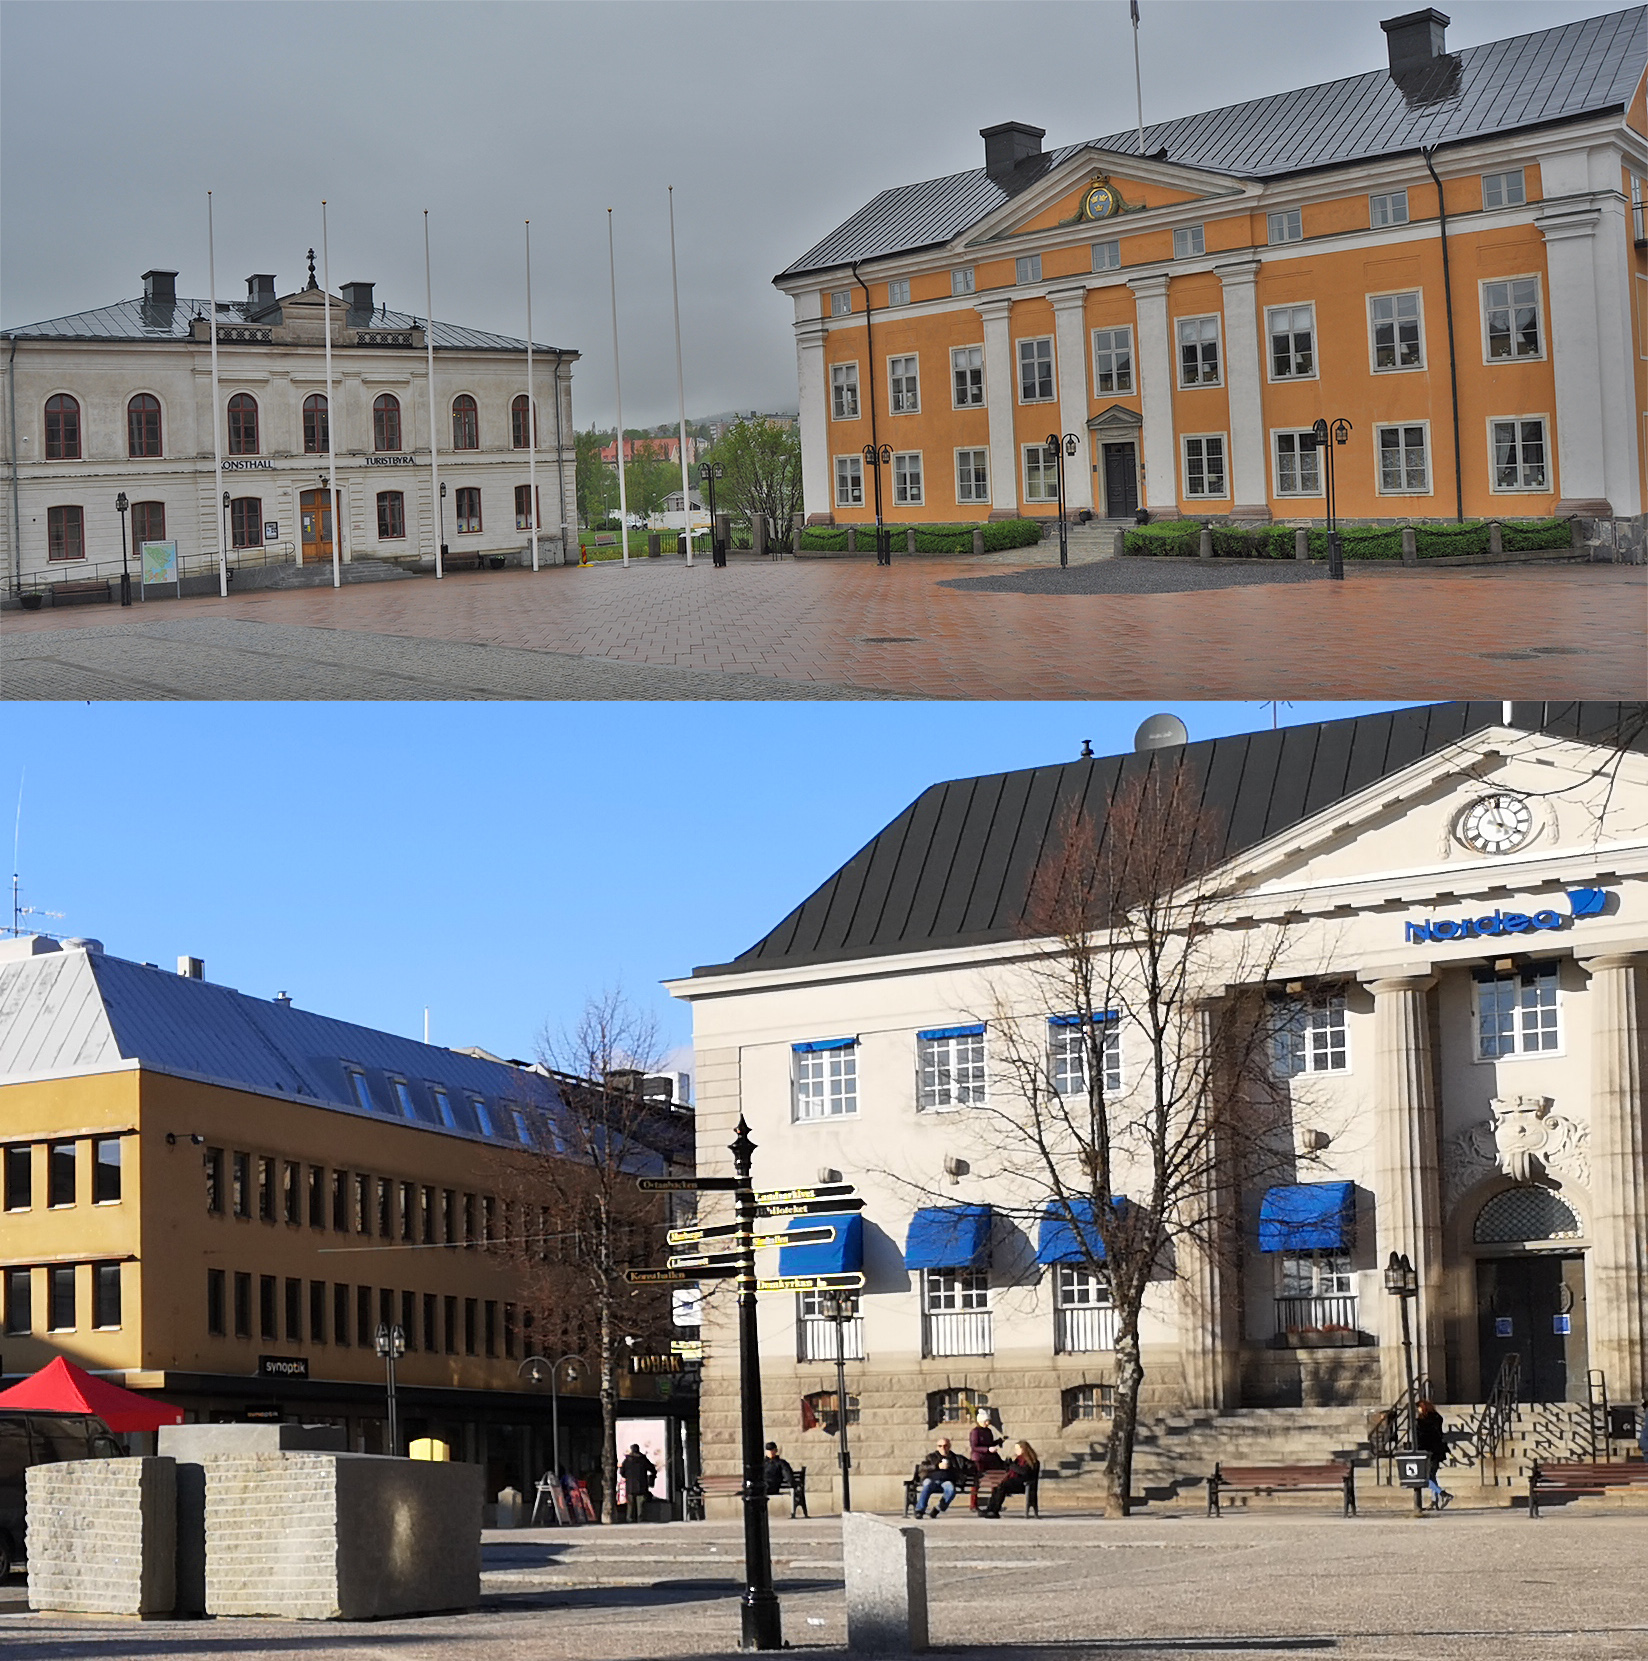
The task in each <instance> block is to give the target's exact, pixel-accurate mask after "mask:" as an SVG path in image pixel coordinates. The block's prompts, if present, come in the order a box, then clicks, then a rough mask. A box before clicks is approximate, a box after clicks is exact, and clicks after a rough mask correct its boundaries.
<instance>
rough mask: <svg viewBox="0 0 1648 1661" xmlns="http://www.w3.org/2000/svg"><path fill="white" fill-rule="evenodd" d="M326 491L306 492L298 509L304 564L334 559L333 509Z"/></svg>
mask: <svg viewBox="0 0 1648 1661" xmlns="http://www.w3.org/2000/svg"><path fill="white" fill-rule="evenodd" d="M326 496H327V493H326V492H325V491H324V490H306V491H304V493H303V497H302V500H301V502H300V503H299V508H298V529H299V531H300V533H301V535H302V537H303V563H304V564H305V565H311V564H313V563H314V562H315V561H317V560H330V559H331V557H332V509H331V507H330V506H329V505H328V503H327V500H326Z"/></svg>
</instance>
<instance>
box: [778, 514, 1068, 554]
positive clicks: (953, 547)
mask: <svg viewBox="0 0 1648 1661" xmlns="http://www.w3.org/2000/svg"><path fill="white" fill-rule="evenodd" d="M856 528H857V530H858V548H859V552H860V553H870V552H873V551H874V548H875V526H874V525H859V526H858V527H856ZM907 529H908V527H907V526H904V525H891V526H889V527H888V534H889V535H890V536H891V538H892V545H893V557H894V558H895V559H896V558H897V557H898V556H899V555H900V554H901V553H903V552H904V551H905V543H906V535H905V533H906V531H907ZM975 530H982V531H983V532H984V548H985V552H986V553H995V552H997V551H999V550H1000V549H1003V548H1028V547H1030V546H1032V545H1033V544H1035V543H1037V542H1040V541H1041V533H1042V522H1041V520H1039V519H1000V520H996V521H994V522H992V523H989V524H985V525H977V526H975V525H917V526H916V527H915V531H916V552H917V553H918V554H970V553H972V551H973V532H974V531H975ZM801 547H802V550H803V551H804V552H805V551H807V550H811V551H813V552H815V553H831V554H841V553H845V552H846V551H847V527H846V526H845V525H809V526H808V527H807V528H806V529H805V530H803V531H802V533H801Z"/></svg>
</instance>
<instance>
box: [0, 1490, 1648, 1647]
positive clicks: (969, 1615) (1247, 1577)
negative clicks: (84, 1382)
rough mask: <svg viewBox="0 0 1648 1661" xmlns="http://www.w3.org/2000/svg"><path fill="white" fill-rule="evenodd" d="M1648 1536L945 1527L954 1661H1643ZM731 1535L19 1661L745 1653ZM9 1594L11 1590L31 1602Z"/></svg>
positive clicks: (792, 1588) (1416, 1529) (1464, 1529)
mask: <svg viewBox="0 0 1648 1661" xmlns="http://www.w3.org/2000/svg"><path fill="white" fill-rule="evenodd" d="M1643 1528H1644V1519H1643V1517H1642V1516H1641V1515H1640V1514H1639V1515H1635V1516H1631V1515H1618V1514H1615V1515H1606V1514H1592V1515H1586V1516H1568V1515H1563V1514H1553V1515H1551V1516H1548V1517H1545V1518H1542V1519H1541V1520H1540V1521H1539V1522H1537V1523H1534V1522H1530V1521H1529V1520H1528V1518H1527V1517H1526V1516H1525V1515H1521V1514H1518V1515H1515V1516H1512V1515H1508V1514H1506V1513H1504V1512H1490V1513H1476V1514H1472V1513H1457V1512H1451V1513H1449V1514H1448V1515H1447V1516H1444V1517H1434V1518H1424V1519H1415V1518H1411V1517H1391V1518H1385V1517H1365V1518H1362V1519H1360V1520H1358V1519H1349V1520H1342V1519H1340V1518H1338V1517H1337V1516H1334V1515H1331V1514H1330V1513H1329V1512H1327V1511H1325V1510H1323V1511H1318V1512H1310V1513H1307V1512H1304V1511H1302V1510H1296V1511H1279V1512H1276V1513H1273V1514H1269V1515H1266V1516H1252V1515H1250V1516H1232V1517H1228V1518H1226V1519H1224V1520H1222V1521H1219V1522H1213V1521H1210V1520H1208V1519H1206V1518H1198V1517H1193V1516H1187V1517H1180V1518H1164V1519H1154V1518H1152V1519H1134V1520H1131V1521H1128V1522H1103V1521H1098V1520H1094V1519H1086V1518H1058V1519H1047V1520H1045V1521H1042V1522H1034V1523H1033V1522H1029V1521H1021V1520H1017V1519H1011V1520H1010V1519H1003V1520H1002V1521H1000V1522H996V1523H987V1522H984V1521H972V1520H967V1519H960V1518H954V1517H950V1518H946V1519H945V1520H944V1521H943V1522H941V1523H934V1524H931V1525H929V1526H928V1527H927V1529H926V1540H927V1575H928V1585H929V1589H930V1597H931V1623H932V1637H933V1644H934V1648H935V1650H936V1651H937V1652H938V1653H940V1654H945V1655H950V1656H954V1657H957V1658H958V1661H1006V1658H1008V1657H1018V1656H1027V1657H1028V1656H1034V1657H1035V1658H1036V1661H1103V1658H1111V1657H1115V1658H1123V1657H1125V1658H1128V1661H1185V1658H1187V1657H1197V1656H1219V1655H1241V1656H1246V1657H1261V1658H1267V1657H1268V1658H1275V1661H1279V1658H1282V1657H1289V1656H1297V1655H1300V1654H1306V1655H1322V1656H1326V1657H1329V1658H1330V1661H1626V1658H1635V1661H1641V1658H1642V1657H1643V1656H1644V1655H1648V1610H1645V1609H1644V1607H1643V1604H1642V1597H1641V1592H1642V1579H1641V1568H1642V1557H1641V1542H1642V1538H1643ZM772 1534H773V1557H774V1570H775V1577H776V1580H777V1585H778V1592H779V1597H780V1605H781V1613H782V1620H783V1626H784V1636H785V1638H786V1639H787V1640H788V1641H789V1642H790V1643H791V1644H793V1645H794V1646H795V1647H796V1648H797V1649H802V1650H805V1649H811V1650H813V1651H815V1652H817V1653H821V1654H825V1655H829V1654H835V1655H840V1654H843V1653H844V1649H843V1646H844V1644H845V1639H846V1626H845V1611H844V1596H843V1592H842V1588H841V1579H840V1573H841V1568H840V1565H841V1545H840V1534H839V1532H838V1530H837V1528H836V1525H835V1524H834V1522H833V1520H832V1519H828V1518H820V1519H818V1520H817V1521H815V1522H811V1523H807V1522H798V1523H790V1522H789V1521H787V1520H775V1522H774V1524H773V1529H772ZM740 1558H741V1546H740V1541H739V1538H738V1534H737V1531H736V1529H735V1528H734V1527H732V1526H729V1525H726V1524H716V1523H709V1524H677V1525H673V1526H666V1527H646V1528H626V1529H624V1531H623V1532H622V1533H618V1532H616V1531H614V1530H609V1529H599V1530H597V1529H589V1530H580V1531H579V1532H578V1533H576V1534H572V1535H568V1534H566V1533H560V1532H557V1531H554V1530H543V1531H538V1530H523V1531H518V1532H515V1533H512V1534H491V1535H488V1536H487V1544H486V1548H485V1553H484V1570H485V1572H484V1575H483V1593H482V1597H483V1602H482V1607H481V1609H480V1610H478V1611H476V1612H474V1613H470V1614H462V1615H446V1616H436V1617H423V1618H418V1619H412V1620H396V1621H381V1622H376V1623H371V1624H359V1623H343V1622H340V1623H336V1624H324V1625H323V1624H307V1623H304V1624H300V1623H294V1622H283V1621H250V1620H212V1621H196V1622H188V1623H180V1622H173V1621H148V1622H144V1623H143V1624H141V1625H138V1624H137V1623H134V1622H131V1621H112V1620H103V1619H98V1618H95V1617H86V1616H81V1617H72V1618H71V1617H64V1616H52V1615H29V1614H26V1613H23V1612H21V1611H20V1610H19V1609H18V1605H17V1603H16V1602H15V1601H8V1602H6V1603H4V1604H0V1652H3V1653H4V1654H5V1655H6V1656H7V1661H71V1658H72V1661H101V1658H104V1657H108V1658H111V1661H113V1658H117V1657H118V1658H122V1661H124V1658H136V1657H144V1658H147V1657H155V1658H157V1661H158V1658H160V1657H168V1658H170V1657H177V1658H179V1661H231V1658H234V1661H276V1658H289V1657H291V1656H293V1655H305V1656H317V1657H329V1658H336V1661H378V1658H380V1657H381V1658H388V1657H395V1658H397V1661H457V1658H460V1657H465V1658H467V1657H471V1656H473V1657H477V1658H481V1657H486V1658H491V1657H495V1656H507V1657H508V1658H509V1661H651V1658H653V1657H669V1658H676V1657H683V1658H684V1657H702V1658H705V1661H708V1658H711V1657H715V1658H717V1661H719V1658H721V1657H729V1658H730V1657H731V1656H733V1655H734V1654H736V1653H737V1651H736V1642H737V1634H738V1625H739V1608H738V1592H739V1583H740V1577H741V1573H742V1565H741V1562H740ZM8 1590H10V1588H8Z"/></svg>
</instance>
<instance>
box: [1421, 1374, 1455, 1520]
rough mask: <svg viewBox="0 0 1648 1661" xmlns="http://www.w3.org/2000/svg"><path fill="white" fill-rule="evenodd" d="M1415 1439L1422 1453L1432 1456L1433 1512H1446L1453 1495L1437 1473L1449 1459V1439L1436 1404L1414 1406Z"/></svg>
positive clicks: (1424, 1403)
mask: <svg viewBox="0 0 1648 1661" xmlns="http://www.w3.org/2000/svg"><path fill="white" fill-rule="evenodd" d="M1413 1439H1414V1442H1415V1444H1416V1445H1417V1447H1418V1449H1419V1451H1420V1452H1421V1453H1428V1454H1429V1455H1430V1456H1431V1469H1430V1490H1431V1510H1433V1511H1442V1510H1445V1509H1446V1508H1447V1505H1448V1502H1449V1501H1450V1500H1451V1499H1452V1498H1453V1495H1452V1494H1450V1493H1449V1492H1448V1491H1447V1489H1446V1488H1444V1487H1443V1486H1442V1484H1441V1483H1440V1482H1439V1481H1438V1480H1437V1476H1436V1473H1437V1472H1438V1471H1439V1470H1441V1469H1442V1461H1443V1460H1445V1459H1446V1458H1447V1457H1448V1438H1447V1435H1446V1433H1445V1430H1444V1427H1443V1424H1442V1415H1441V1414H1440V1413H1438V1412H1437V1411H1436V1404H1435V1403H1434V1402H1429V1401H1424V1400H1420V1401H1418V1402H1416V1403H1415V1404H1414V1416H1413Z"/></svg>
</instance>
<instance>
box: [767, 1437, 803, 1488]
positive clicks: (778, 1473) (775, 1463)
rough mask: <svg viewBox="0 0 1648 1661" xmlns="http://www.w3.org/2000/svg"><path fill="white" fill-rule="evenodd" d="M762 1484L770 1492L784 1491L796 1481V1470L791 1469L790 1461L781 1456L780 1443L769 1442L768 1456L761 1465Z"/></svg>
mask: <svg viewBox="0 0 1648 1661" xmlns="http://www.w3.org/2000/svg"><path fill="white" fill-rule="evenodd" d="M761 1477H762V1484H763V1486H764V1487H765V1488H766V1490H767V1492H768V1493H769V1494H778V1493H782V1492H783V1490H784V1489H786V1488H788V1487H790V1486H791V1485H792V1484H793V1483H794V1482H795V1472H794V1471H792V1470H791V1469H790V1462H789V1460H787V1459H782V1458H780V1457H779V1453H778V1444H777V1443H776V1442H769V1443H768V1444H767V1457H766V1459H765V1460H764V1461H763V1463H762V1466H761Z"/></svg>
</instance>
